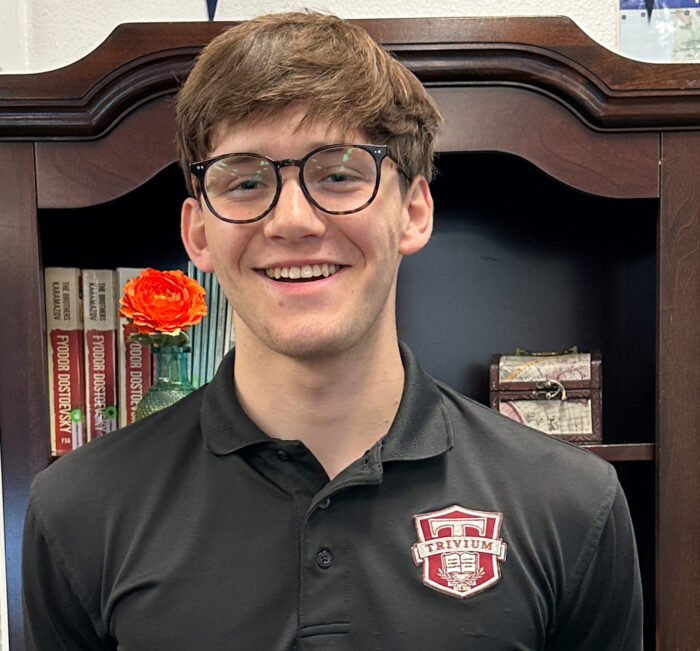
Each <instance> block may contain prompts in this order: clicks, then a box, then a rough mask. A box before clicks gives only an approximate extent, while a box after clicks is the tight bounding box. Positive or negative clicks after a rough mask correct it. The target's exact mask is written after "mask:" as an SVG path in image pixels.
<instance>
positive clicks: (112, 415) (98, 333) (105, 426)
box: [82, 269, 118, 441]
mask: <svg viewBox="0 0 700 651" xmlns="http://www.w3.org/2000/svg"><path fill="white" fill-rule="evenodd" d="M82 277H83V332H84V350H85V403H86V409H85V416H86V418H85V422H86V424H87V427H86V434H87V436H86V440H88V441H91V440H93V439H95V438H97V437H98V436H103V435H104V434H107V433H108V432H111V431H113V430H115V429H117V422H118V419H117V372H116V371H117V359H116V357H117V345H116V343H117V342H116V339H117V313H116V308H115V284H116V283H115V277H116V272H115V271H114V270H113V269H83V271H82Z"/></svg>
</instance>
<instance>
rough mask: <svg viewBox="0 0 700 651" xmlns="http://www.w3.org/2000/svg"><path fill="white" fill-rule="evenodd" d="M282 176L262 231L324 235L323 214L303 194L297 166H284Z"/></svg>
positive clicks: (290, 235) (278, 234) (297, 235)
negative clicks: (275, 200)
mask: <svg viewBox="0 0 700 651" xmlns="http://www.w3.org/2000/svg"><path fill="white" fill-rule="evenodd" d="M281 176H282V187H281V189H280V195H279V197H278V199H277V203H276V204H275V207H274V208H273V209H272V211H271V212H270V214H269V215H267V217H266V218H265V226H264V233H265V235H266V236H267V237H271V238H280V239H285V240H298V239H302V238H304V237H310V236H312V237H321V236H323V234H324V233H325V232H326V220H325V216H324V214H323V213H322V212H321V211H320V210H319V209H318V208H316V207H315V206H314V205H313V204H312V203H311V202H310V201H309V200H308V199H307V197H306V195H305V194H304V190H303V189H302V187H301V183H300V179H299V170H298V168H294V169H293V168H284V169H283V170H282V171H281Z"/></svg>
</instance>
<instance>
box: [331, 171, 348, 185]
mask: <svg viewBox="0 0 700 651" xmlns="http://www.w3.org/2000/svg"><path fill="white" fill-rule="evenodd" d="M350 180H351V177H350V175H349V174H346V173H345V172H333V173H332V174H328V175H327V176H326V181H330V182H331V183H342V182H343V181H350Z"/></svg>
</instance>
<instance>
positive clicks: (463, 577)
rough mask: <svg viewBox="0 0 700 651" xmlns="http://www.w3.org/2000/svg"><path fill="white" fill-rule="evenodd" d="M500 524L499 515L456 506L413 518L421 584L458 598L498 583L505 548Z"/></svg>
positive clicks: (414, 552)
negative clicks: (420, 570)
mask: <svg viewBox="0 0 700 651" xmlns="http://www.w3.org/2000/svg"><path fill="white" fill-rule="evenodd" d="M502 521H503V514H502V513H491V512H488V511H474V510H471V509H465V508H463V507H461V506H457V505H454V506H450V507H448V508H446V509H442V510H441V511H432V512H431V513H419V514H418V515H414V516H413V522H414V524H415V526H416V532H417V533H418V542H417V543H416V544H415V545H413V546H412V547H411V551H412V552H413V560H414V561H415V563H416V565H418V566H421V565H422V566H423V583H425V585H427V586H429V587H431V588H434V589H435V590H439V591H440V592H445V593H446V594H449V595H452V596H453V597H459V598H460V599H463V598H464V597H470V596H471V595H473V594H476V593H477V592H481V591H482V590H485V589H486V588H489V587H491V586H492V585H494V584H495V583H498V581H499V580H500V578H501V569H500V565H499V563H502V562H504V561H505V560H506V549H507V545H506V543H504V542H503V540H502V539H501V538H499V535H500V533H501V522H502Z"/></svg>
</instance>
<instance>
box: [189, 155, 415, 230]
mask: <svg viewBox="0 0 700 651" xmlns="http://www.w3.org/2000/svg"><path fill="white" fill-rule="evenodd" d="M388 153H389V152H388V149H387V145H345V144H341V145H326V146H325V147H319V148H318V149H314V150H313V151H311V152H309V153H308V154H306V156H304V157H303V158H287V159H284V160H272V159H271V158H268V157H267V156H261V155H260V154H250V153H240V154H222V155H221V156H216V157H214V158H210V159H208V160H204V161H200V162H197V163H193V164H192V165H190V172H191V173H192V175H193V176H194V177H195V178H196V179H197V181H198V184H199V188H200V189H201V192H202V194H203V195H204V200H205V201H206V203H207V206H209V209H210V210H211V211H212V212H213V213H214V215H216V217H218V218H219V219H221V220H223V221H225V222H230V223H232V224H248V223H250V222H254V221H258V220H259V219H262V218H263V217H264V216H265V215H267V214H268V213H269V212H270V211H271V210H272V209H273V208H274V207H275V204H276V203H277V200H278V199H279V196H280V192H281V191H282V176H281V174H280V170H281V169H282V168H283V167H294V166H295V167H298V168H299V185H300V186H301V189H302V191H303V192H304V195H305V196H306V198H307V199H308V200H309V201H310V202H311V203H312V204H313V205H314V206H316V207H317V208H319V209H320V210H322V211H323V212H325V213H329V214H331V215H347V214H350V213H354V212H358V211H360V210H362V209H363V208H366V207H367V206H369V204H370V203H372V201H373V200H374V198H375V197H376V196H377V190H378V189H379V181H380V178H381V167H382V161H383V160H384V159H385V158H386V157H387V156H388ZM399 171H401V170H400V169H399ZM402 173H403V172H402Z"/></svg>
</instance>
